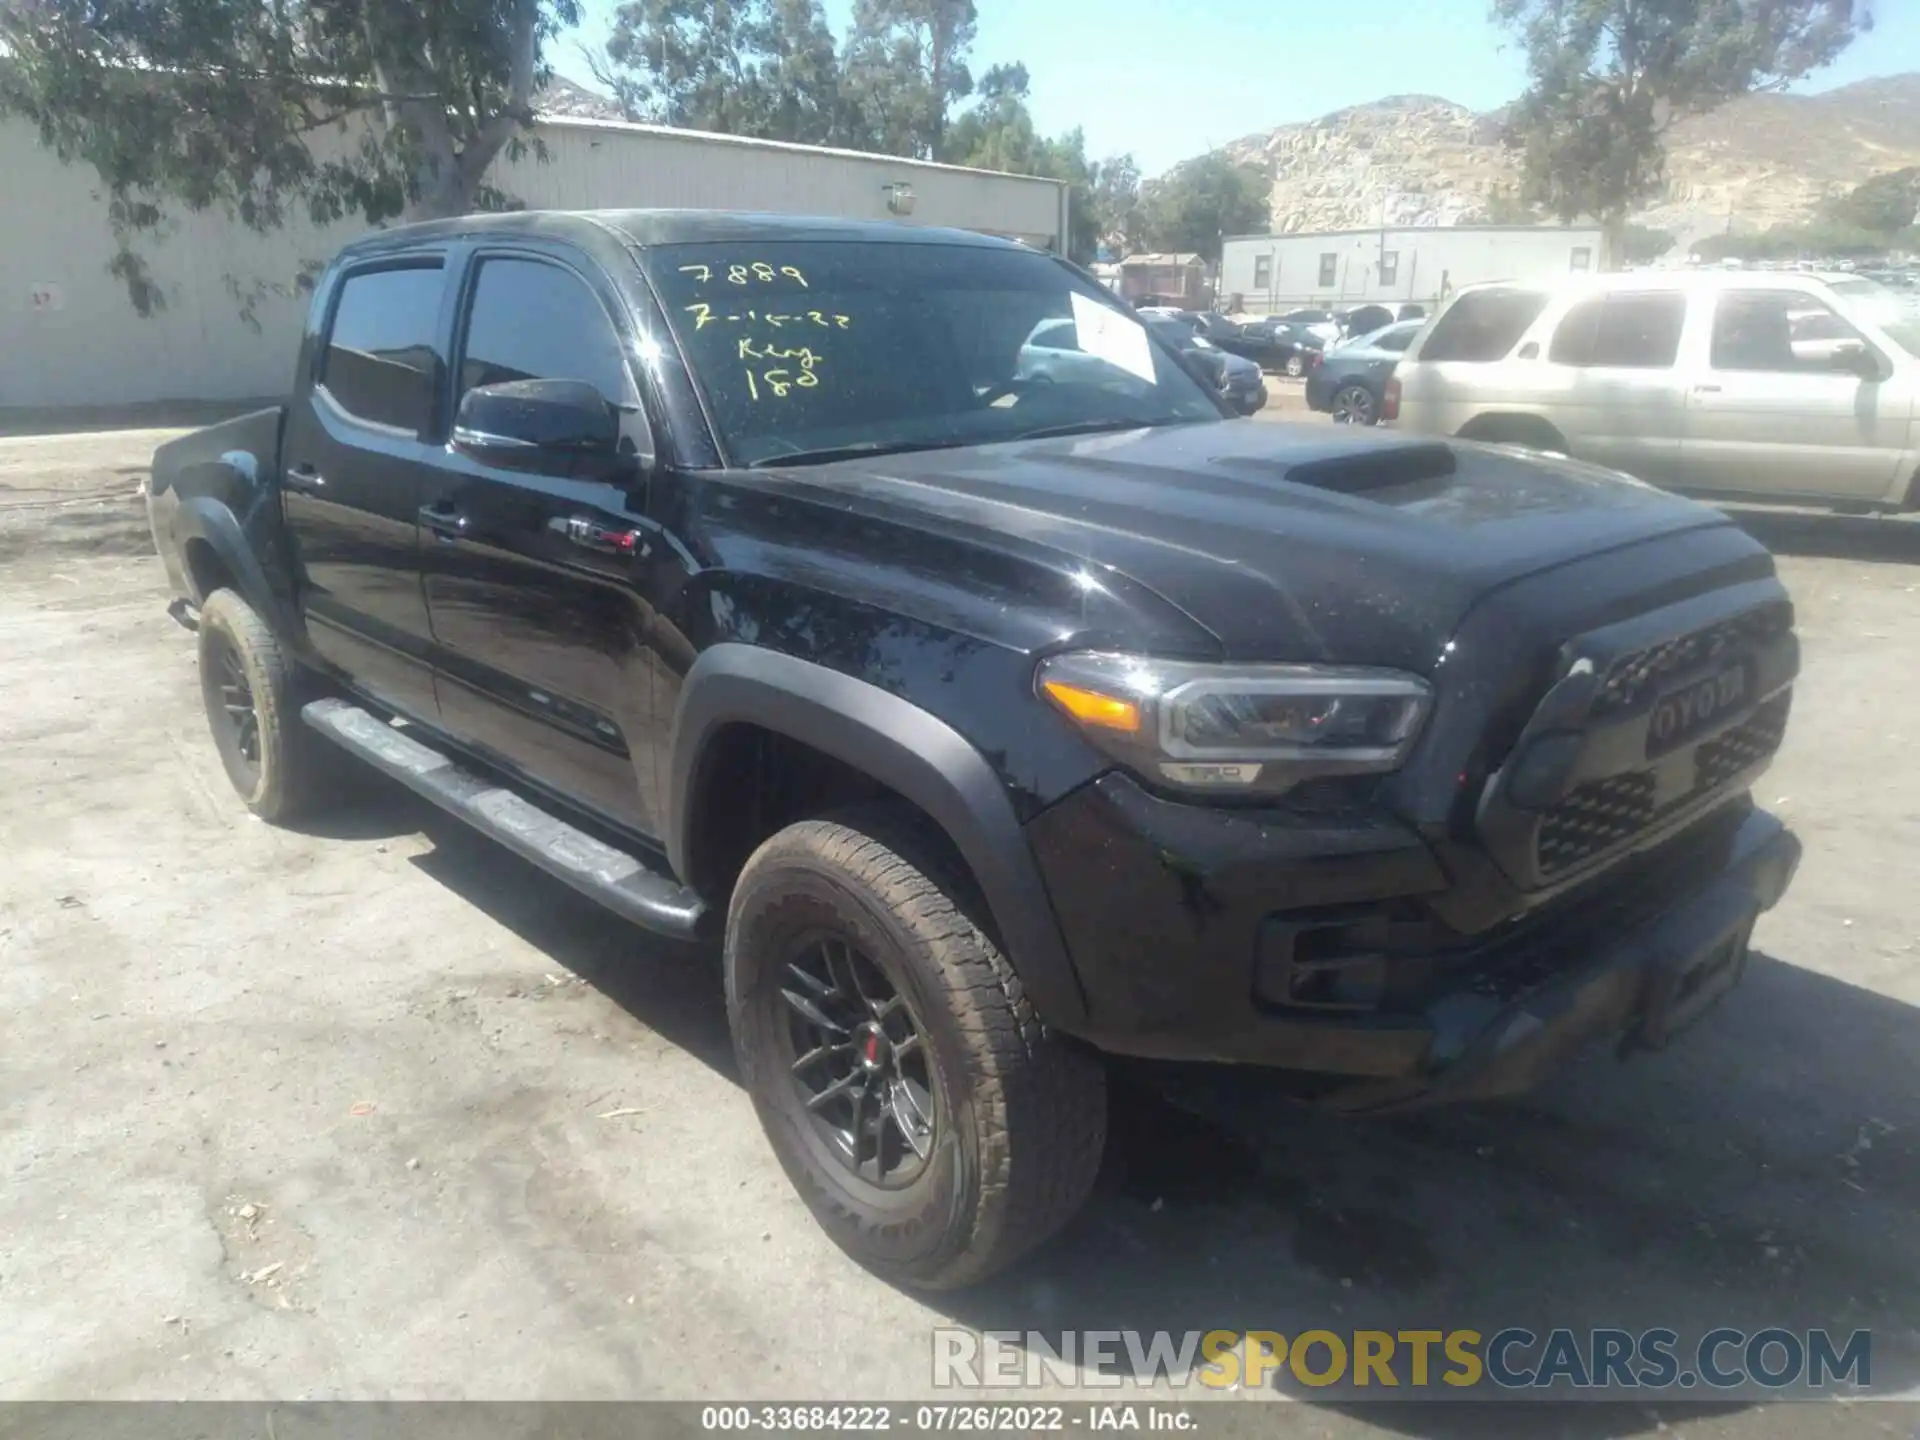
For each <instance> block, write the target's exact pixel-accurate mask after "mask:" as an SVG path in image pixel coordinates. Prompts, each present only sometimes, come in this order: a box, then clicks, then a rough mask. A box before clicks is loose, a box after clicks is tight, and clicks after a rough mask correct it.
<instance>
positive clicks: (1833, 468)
mask: <svg viewBox="0 0 1920 1440" xmlns="http://www.w3.org/2000/svg"><path fill="white" fill-rule="evenodd" d="M1701 303H1702V305H1703V306H1705V305H1709V304H1710V305H1711V306H1712V325H1711V331H1710V333H1709V334H1708V336H1707V340H1706V344H1705V346H1704V347H1703V348H1704V352H1705V353H1704V356H1703V357H1702V362H1701V363H1698V364H1696V365H1695V366H1694V368H1693V373H1692V375H1691V377H1690V378H1691V381H1692V383H1691V384H1690V385H1689V387H1688V393H1687V417H1686V438H1685V440H1684V442H1683V444H1682V455H1683V458H1684V460H1685V464H1686V483H1687V484H1688V485H1689V486H1690V487H1692V488H1695V489H1699V490H1714V491H1721V492H1729V493H1735V494H1747V495H1761V496H1781V497H1787V498H1791V497H1794V496H1805V497H1808V498H1818V499H1835V500H1882V499H1885V498H1886V497H1887V496H1888V494H1889V492H1890V491H1892V490H1893V488H1894V484H1895V481H1896V480H1897V479H1900V478H1903V477H1901V475H1900V465H1901V459H1902V448H1901V447H1903V446H1904V445H1905V444H1906V433H1907V415H1906V410H1907V406H1906V405H1905V404H1904V403H1902V404H1900V405H1898V406H1897V407H1896V405H1895V404H1894V403H1893V402H1892V401H1890V400H1887V399H1883V398H1882V396H1883V392H1884V390H1885V389H1886V388H1887V387H1886V386H1885V385H1883V384H1882V382H1881V381H1880V380H1878V379H1871V380H1870V379H1864V378H1862V377H1861V376H1859V375H1856V374H1853V373H1851V372H1848V371H1845V370H1838V369H1835V368H1834V356H1833V352H1834V350H1835V349H1836V348H1837V347H1838V345H1839V344H1840V343H1841V342H1843V341H1853V342H1856V343H1858V344H1859V345H1860V346H1862V347H1864V348H1865V350H1866V351H1867V353H1868V354H1869V355H1873V356H1875V357H1876V358H1877V359H1878V361H1879V372H1880V374H1881V375H1883V376H1884V375H1890V374H1891V373H1892V367H1891V366H1890V365H1889V364H1888V363H1887V360H1886V357H1885V356H1883V355H1879V353H1878V351H1877V350H1876V348H1875V347H1874V346H1873V345H1872V344H1871V343H1870V342H1869V341H1868V340H1867V339H1866V337H1865V336H1863V335H1861V334H1860V333H1859V331H1857V330H1855V329H1854V328H1853V326H1852V325H1850V324H1848V323H1847V321H1846V320H1845V319H1844V318H1842V317H1841V316H1840V315H1838V314H1836V313H1835V312H1834V310H1833V309H1832V307H1831V306H1829V305H1828V304H1827V303H1826V302H1825V301H1824V300H1823V299H1821V298H1820V296H1818V295H1816V294H1814V293H1812V292H1811V291H1801V290H1792V289H1783V288H1774V287H1768V288H1761V287H1754V288H1751V289H1743V288H1730V289H1727V290H1723V291H1721V292H1720V293H1719V295H1717V296H1713V297H1707V298H1705V299H1703V300H1702V302H1701ZM1814 330H1817V331H1819V332H1820V337H1819V338H1818V339H1815V338H1813V337H1812V336H1810V335H1809V331H1814ZM1796 332H1797V333H1796Z"/></svg>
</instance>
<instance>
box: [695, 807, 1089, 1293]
mask: <svg viewBox="0 0 1920 1440" xmlns="http://www.w3.org/2000/svg"><path fill="white" fill-rule="evenodd" d="M943 849H944V847H942V846H940V845H939V844H937V843H935V841H934V839H933V838H932V837H930V836H928V835H927V834H926V832H925V831H923V830H921V829H920V828H918V825H917V824H916V822H915V820H914V818H913V817H911V816H908V815H903V814H901V813H899V812H895V811H892V810H884V809H883V810H873V811H863V812H860V813H858V814H850V815H847V816H844V817H840V818H828V819H818V820H806V821H802V822H800V823H799V824H796V825H791V826H788V827H787V828H786V829H785V830H782V831H780V832H779V833H778V834H776V835H775V836H773V837H772V838H771V839H770V840H768V841H767V842H766V843H765V844H764V845H762V846H761V847H760V848H759V850H757V851H756V852H755V853H754V855H753V857H752V858H751V859H750V860H748V862H747V865H746V868H745V869H744V870H743V871H742V872H741V875H740V879H739V882H738V884H737V885H736V886H735V888H734V893H733V901H732V904H731V905H730V906H729V909H728V914H727V938H726V975H727V1011H728V1017H729V1019H730V1021H731V1022H732V1027H733V1041H734V1051H735V1054H736V1056H737V1057H738V1059H739V1064H740V1070H741V1075H742V1077H743V1079H744V1080H745V1082H746V1087H747V1091H748V1093H749V1094H750V1095H751V1096H752V1097H753V1103H754V1108H755V1110H756V1111H757V1112H758V1114H759V1117H760V1122H761V1124H762V1126H763V1127H765V1129H766V1132H767V1138H768V1139H769V1141H771V1143H772V1145H773V1149H774V1153H775V1155H776V1156H777V1157H778V1158H779V1160H780V1164H781V1166H782V1167H783V1168H784V1169H785V1170H786V1172H787V1176H788V1178H789V1179H790V1180H791V1181H792V1182H793V1185H794V1188H795V1189H797V1190H798V1191H799V1192H800V1196H801V1198H802V1199H803V1200H804V1201H806V1203H807V1206H808V1208H809V1209H811V1210H812V1212H813V1214H814V1217H815V1218H816V1219H817V1220H818V1221H819V1222H820V1224H821V1225H822V1226H823V1227H824V1228H825V1229H826V1231H827V1233H828V1234H829V1235H831V1236H832V1237H833V1239H834V1241H835V1242H836V1243H837V1244H838V1245H839V1246H840V1247H841V1248H842V1249H843V1250H845V1251H846V1252H847V1253H848V1254H849V1255H851V1256H852V1257H853V1258H854V1259H855V1260H857V1261H859V1262H860V1263H861V1264H862V1265H865V1266H866V1267H867V1268H868V1269H870V1270H873V1271H874V1272H875V1273H877V1274H879V1275H881V1276H883V1277H884V1278H886V1279H889V1280H893V1281H897V1282H899V1283H902V1284H907V1285H915V1286H921V1287H924V1288H927V1289H943V1290H944V1289H956V1288H958V1287H961V1286H965V1285H971V1284H973V1283H975V1282H976V1281H979V1280H981V1279H983V1278H985V1277H986V1276H987V1275H990V1274H991V1273H993V1272H994V1271H995V1270H998V1269H1000V1268H1001V1267H1002V1266H1004V1265H1006V1264H1008V1263H1009V1262H1011V1261H1012V1260H1014V1259H1016V1258H1017V1257H1018V1256H1019V1255H1021V1254H1022V1253H1023V1252H1025V1251H1026V1250H1028V1249H1030V1248H1031V1247H1032V1246H1034V1245H1037V1244H1039V1243H1040V1242H1041V1241H1042V1240H1044V1239H1046V1238H1047V1237H1048V1236H1049V1235H1051V1234H1052V1233H1053V1232H1054V1231H1055V1230H1057V1229H1058V1228H1059V1227H1060V1226H1062V1225H1064V1224H1065V1223H1066V1222H1067V1220H1068V1219H1069V1218H1071V1217H1072V1215H1073V1214H1074V1212H1075V1211H1077V1210H1078V1209H1079V1208H1080V1206H1081V1204H1082V1203H1083V1202H1084V1201H1085V1199H1086V1196H1087V1194H1088V1192H1089V1190H1090V1189H1091V1188H1092V1185H1093V1180H1094V1176H1095V1173H1096V1172H1097V1170H1098V1169H1099V1165H1100V1156H1101V1152H1102V1149H1103V1148H1104V1144H1105V1138H1106V1087H1105V1076H1104V1072H1103V1071H1102V1068H1101V1065H1100V1062H1099V1061H1098V1060H1097V1059H1096V1058H1095V1057H1093V1056H1091V1055H1089V1054H1087V1053H1085V1052H1083V1051H1080V1050H1078V1049H1076V1048H1074V1047H1073V1046H1071V1045H1070V1044H1068V1043H1067V1042H1065V1041H1064V1040H1062V1039H1061V1038H1060V1037H1058V1036H1056V1035H1053V1034H1051V1033H1050V1032H1048V1031H1047V1030H1046V1028H1045V1027H1044V1026H1042V1025H1041V1024H1040V1022H1039V1021H1038V1019H1037V1018H1036V1017H1035V1016H1034V1013H1033V1009H1032V1007H1031V1006H1030V1005H1029V1004H1028V1002H1027V999H1026V995H1025V993H1024V991H1023V990H1022V988H1021V984H1020V979H1019V977H1018V976H1017V975H1016V974H1015V973H1014V972H1013V969H1012V967H1011V966H1009V965H1008V963H1007V960H1006V957H1005V956H1004V955H1002V954H1001V952H1000V949H999V946H998V945H997V944H996V943H995V942H994V940H993V938H992V937H991V936H990V935H989V934H988V932H987V930H986V929H985V927H984V916H983V915H982V914H981V907H980V904H979V902H978V901H977V900H976V899H975V898H974V897H973V894H972V886H971V885H970V884H969V883H968V881H967V880H966V878H965V877H964V876H963V875H961V874H959V873H958V872H957V869H956V867H955V864H954V862H952V861H951V860H950V859H948V858H947V857H946V856H945V854H944V853H943Z"/></svg>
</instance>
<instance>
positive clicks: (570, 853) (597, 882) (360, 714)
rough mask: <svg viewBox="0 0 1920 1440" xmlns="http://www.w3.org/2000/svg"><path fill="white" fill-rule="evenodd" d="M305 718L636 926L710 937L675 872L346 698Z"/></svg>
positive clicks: (699, 905)
mask: <svg viewBox="0 0 1920 1440" xmlns="http://www.w3.org/2000/svg"><path fill="white" fill-rule="evenodd" d="M300 718H301V719H303V720H305V721H306V722H307V724H309V725H311V726H312V727H313V728H314V729H315V730H318V731H319V732H320V733H321V734H322V735H324V736H326V737H327V738H328V739H329V740H331V741H333V742H334V743H335V744H337V745H340V746H342V747H344V748H345V749H347V750H349V751H351V752H352V753H353V754H355V755H357V756H359V757H360V758H361V759H362V760H365V761H366V762H367V763H368V764H370V765H372V766H373V767H374V768H375V769H377V770H380V771H382V772H384V773H385V774H388V775H391V776H392V777H393V778H394V779H396V780H398V781H399V782H400V783H401V784H402V785H405V786H406V787H407V788H408V789H410V790H414V791H417V792H418V793H420V794H421V795H424V796H425V797H426V798H427V799H429V800H431V801H432V802H433V803H434V804H436V805H438V806H439V807H440V808H441V809H442V810H445V811H447V812H448V813H449V814H452V815H455V816H458V817H459V818H460V819H462V820H464V821H466V822H467V824H469V825H471V826H473V828H474V829H476V830H479V831H481V832H482V833H483V834H485V835H488V836H490V837H491V838H493V839H495V840H498V841H499V842H500V843H501V844H502V845H504V846H506V847H507V848H508V849H509V850H511V851H513V852H514V853H515V854H516V855H519V856H520V857H521V858H522V859H525V860H531V861H532V862H533V863H534V864H535V865H538V866H539V867H540V868H541V869H542V870H545V871H546V872H547V873H548V874H549V875H553V876H555V877H557V878H558V879H561V880H564V881H566V883H567V884H569V885H571V886H572V887H573V888H574V889H576V890H578V891H579V892H580V893H581V894H582V895H585V896H587V897H589V898H590V899H594V900H598V901H599V902H600V903H601V904H602V905H605V906H606V907H607V908H608V909H610V910H612V911H614V912H616V913H617V914H620V915H623V916H625V917H626V918H627V919H629V920H631V921H633V922H634V923H635V924H638V925H644V926H646V927H647V929H649V930H656V931H658V932H660V933H661V934H663V935H671V936H673V937H675V938H677V939H682V940H696V939H700V938H703V937H705V936H706V935H707V934H708V929H709V921H708V914H709V912H708V910H707V906H706V904H705V902H703V901H702V900H701V899H700V897H699V896H697V895H695V894H694V893H693V892H692V891H691V890H688V889H687V888H686V887H685V886H683V885H681V884H680V883H679V882H678V881H677V880H674V879H673V878H672V877H671V876H669V875H663V874H662V873H660V871H658V870H655V869H653V868H652V867H650V866H648V865H647V864H645V863H644V862H643V861H640V860H638V859H636V858H635V857H633V856H632V855H629V854H627V853H626V852H625V851H623V850H616V849H614V848H613V847H612V846H611V845H607V844H605V843H603V842H601V841H599V840H596V839H594V837H593V836H591V835H589V834H587V833H586V832H585V831H584V830H580V829H577V828H576V827H574V826H572V825H569V824H568V823H567V822H566V821H564V820H562V819H560V818H559V817H558V816H555V815H550V814H548V813H547V812H546V811H545V810H542V809H541V808H540V807H539V806H537V805H534V804H532V803H531V802H530V801H528V800H526V799H524V798H523V797H522V796H520V795H517V794H515V793H514V792H513V791H511V790H507V789H503V788H502V787H501V786H499V785H497V784H495V783H493V782H492V781H490V780H486V779H483V778H482V777H480V776H478V775H476V774H474V773H473V772H472V771H470V770H466V769H463V768H461V766H460V765H458V764H456V763H455V762H454V761H453V760H451V759H450V758H448V757H447V756H446V755H443V754H441V753H440V751H438V750H435V749H433V748H432V747H431V746H429V745H424V744H422V743H421V742H420V741H418V740H416V739H414V738H413V736H411V735H409V734H407V733H406V732H404V731H402V730H399V729H396V728H395V727H394V726H392V725H389V724H387V723H386V722H385V721H383V720H381V719H379V718H378V717H376V716H373V715H369V714H368V713H367V712H366V711H365V710H362V709H361V708H360V707H359V706H357V705H350V704H348V703H347V702H346V701H344V700H334V699H326V700H314V701H310V702H309V703H308V704H306V705H305V706H303V707H302V708H301V710H300Z"/></svg>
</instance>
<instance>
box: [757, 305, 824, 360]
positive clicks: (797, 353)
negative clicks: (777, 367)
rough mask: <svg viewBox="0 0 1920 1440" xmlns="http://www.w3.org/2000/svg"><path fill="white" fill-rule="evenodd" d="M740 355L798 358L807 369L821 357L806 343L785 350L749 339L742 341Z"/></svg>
mask: <svg viewBox="0 0 1920 1440" xmlns="http://www.w3.org/2000/svg"><path fill="white" fill-rule="evenodd" d="M768 318H769V319H771V318H772V317H771V316H769V317H768ZM739 355H740V358H741V359H742V360H798V361H799V362H800V368H801V369H802V370H807V371H811V370H812V369H813V367H814V366H816V365H818V364H819V363H820V357H819V356H818V355H816V354H814V352H813V351H812V350H811V349H809V348H808V347H806V346H804V345H802V346H800V347H799V348H798V349H793V348H788V349H785V350H783V349H781V348H780V347H779V346H777V345H769V344H766V343H764V342H760V341H754V340H747V339H743V340H741V341H740V346H739Z"/></svg>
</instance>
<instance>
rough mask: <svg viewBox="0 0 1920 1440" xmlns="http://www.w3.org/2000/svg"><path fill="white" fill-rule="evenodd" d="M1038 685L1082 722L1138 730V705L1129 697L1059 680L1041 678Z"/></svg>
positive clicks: (1130, 730)
mask: <svg viewBox="0 0 1920 1440" xmlns="http://www.w3.org/2000/svg"><path fill="white" fill-rule="evenodd" d="M1040 684H1041V688H1042V689H1044V690H1045V691H1046V692H1047V694H1048V696H1050V697H1051V698H1052V700H1053V703H1054V704H1056V705H1058V706H1059V707H1060V708H1061V709H1062V710H1064V711H1066V712H1067V713H1068V714H1069V715H1071V716H1073V718H1074V719H1076V720H1078V721H1079V722H1080V723H1081V724H1082V725H1098V726H1100V727H1101V728H1103V729H1106V730H1119V731H1121V732H1123V733H1125V734H1128V735H1137V734H1138V733H1139V732H1140V707H1139V706H1138V705H1136V704H1134V703H1133V701H1131V700H1120V699H1116V698H1115V697H1114V696H1112V695H1102V694H1101V693H1100V692H1099V691H1098V690H1083V689H1081V688H1080V687H1079V686H1078V685H1069V684H1067V683H1066V682H1064V681H1061V680H1043V681H1041V682H1040Z"/></svg>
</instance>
